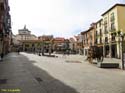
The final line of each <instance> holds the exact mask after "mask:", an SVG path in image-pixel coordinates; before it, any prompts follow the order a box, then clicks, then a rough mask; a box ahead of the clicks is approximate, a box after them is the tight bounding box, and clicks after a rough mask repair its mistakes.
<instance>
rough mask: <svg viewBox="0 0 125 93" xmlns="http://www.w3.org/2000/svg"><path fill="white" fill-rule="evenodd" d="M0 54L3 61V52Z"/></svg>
mask: <svg viewBox="0 0 125 93" xmlns="http://www.w3.org/2000/svg"><path fill="white" fill-rule="evenodd" d="M0 56H1V61H3V53H1V55H0Z"/></svg>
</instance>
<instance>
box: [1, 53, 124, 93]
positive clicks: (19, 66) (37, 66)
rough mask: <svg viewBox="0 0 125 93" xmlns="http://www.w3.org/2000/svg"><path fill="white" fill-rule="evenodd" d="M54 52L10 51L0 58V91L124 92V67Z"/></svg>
mask: <svg viewBox="0 0 125 93" xmlns="http://www.w3.org/2000/svg"><path fill="white" fill-rule="evenodd" d="M58 56H59V57H58V58H50V57H43V56H38V55H34V54H28V53H21V54H20V55H18V54H17V53H10V54H9V55H7V56H6V57H5V58H4V61H3V62H0V80H2V79H7V82H6V83H5V84H2V83H1V82H0V93H12V92H9V91H8V92H3V91H2V89H20V92H14V93H125V71H123V70H120V69H102V68H98V67H97V66H95V65H92V64H89V63H88V62H87V61H85V58H86V57H83V56H82V55H70V56H62V55H58ZM67 60H68V61H81V63H68V62H66V61H67ZM107 60H111V59H107ZM111 61H112V60H111Z"/></svg>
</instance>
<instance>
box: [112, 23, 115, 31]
mask: <svg viewBox="0 0 125 93" xmlns="http://www.w3.org/2000/svg"><path fill="white" fill-rule="evenodd" d="M111 30H115V23H114V22H112V23H111Z"/></svg>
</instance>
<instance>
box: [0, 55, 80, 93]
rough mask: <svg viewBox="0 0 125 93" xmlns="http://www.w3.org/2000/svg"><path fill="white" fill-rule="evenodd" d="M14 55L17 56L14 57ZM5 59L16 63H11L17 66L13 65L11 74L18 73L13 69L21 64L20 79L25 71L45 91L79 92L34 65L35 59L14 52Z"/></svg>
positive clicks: (55, 92)
mask: <svg viewBox="0 0 125 93" xmlns="http://www.w3.org/2000/svg"><path fill="white" fill-rule="evenodd" d="M16 56H18V57H16ZM5 60H6V62H7V61H8V62H9V61H13V62H10V63H12V64H16V65H13V66H17V67H13V70H14V71H13V72H11V75H13V74H19V72H18V73H17V71H15V70H16V68H17V69H19V67H20V66H18V65H22V68H21V69H22V71H23V72H22V73H24V75H23V77H22V80H23V78H26V77H28V76H25V72H28V73H30V74H29V75H31V78H32V79H33V80H34V81H35V82H36V83H37V85H39V86H38V87H40V88H42V89H44V90H45V93H79V92H77V91H76V90H75V89H74V88H71V87H70V86H68V85H66V84H64V83H63V82H61V81H60V80H58V79H56V78H54V77H52V76H51V75H50V74H49V73H48V72H46V71H45V70H43V69H41V68H39V67H38V66H35V65H34V63H36V61H34V60H29V59H28V58H27V57H26V56H24V55H22V54H20V55H17V54H16V53H10V54H9V55H8V56H7V58H5ZM15 61H16V62H15ZM0 65H1V64H0ZM6 66H9V65H7V64H6ZM14 68H15V69H14ZM55 69H56V68H55ZM60 74H61V73H60ZM10 77H11V76H10ZM29 79H30V78H29ZM15 80H16V79H15ZM17 80H18V79H17ZM24 80H25V79H24ZM15 82H19V83H20V82H21V81H15ZM22 82H23V81H22ZM24 82H25V83H24V86H25V84H27V83H26V82H27V81H24ZM12 83H14V82H12ZM18 86H21V85H18ZM36 87H37V86H35V87H34V88H36ZM27 88H28V86H27ZM22 90H23V88H22ZM36 90H37V89H36ZM21 93H24V92H21ZM27 93H28V92H27ZM29 93H30V92H29ZM31 93H33V92H31ZM36 93H43V92H36Z"/></svg>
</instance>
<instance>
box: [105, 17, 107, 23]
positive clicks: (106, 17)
mask: <svg viewBox="0 0 125 93" xmlns="http://www.w3.org/2000/svg"><path fill="white" fill-rule="evenodd" d="M104 25H107V17H105V18H104Z"/></svg>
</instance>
